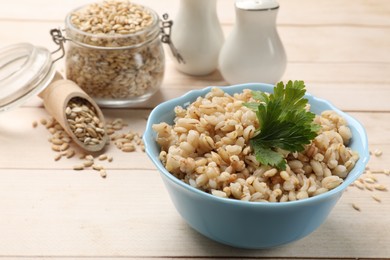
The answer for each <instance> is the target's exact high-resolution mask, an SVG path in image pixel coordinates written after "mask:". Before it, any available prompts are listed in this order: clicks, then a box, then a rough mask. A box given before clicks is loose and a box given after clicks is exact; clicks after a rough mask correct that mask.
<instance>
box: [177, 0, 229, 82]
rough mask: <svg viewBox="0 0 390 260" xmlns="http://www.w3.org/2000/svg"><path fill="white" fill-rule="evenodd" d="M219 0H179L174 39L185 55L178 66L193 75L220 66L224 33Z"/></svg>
mask: <svg viewBox="0 0 390 260" xmlns="http://www.w3.org/2000/svg"><path fill="white" fill-rule="evenodd" d="M216 6H217V0H180V7H179V10H178V13H177V16H176V18H175V20H174V21H173V25H172V31H171V40H172V43H173V44H174V46H175V47H176V49H177V51H178V52H179V53H180V55H181V56H182V57H183V59H184V63H179V62H178V61H177V59H173V61H174V62H175V65H176V68H177V69H178V70H179V71H181V72H184V73H186V74H190V75H196V76H198V75H206V74H209V73H211V72H213V71H215V70H216V69H217V67H218V55H219V51H220V50H221V47H222V44H223V41H224V36H223V32H222V28H221V25H220V23H219V20H218V16H217V11H216V9H217V8H216Z"/></svg>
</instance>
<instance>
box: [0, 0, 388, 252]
mask: <svg viewBox="0 0 390 260" xmlns="http://www.w3.org/2000/svg"><path fill="white" fill-rule="evenodd" d="M87 2H88V1H86V0H78V1H76V0H34V1H28V0H12V1H5V0H2V1H1V2H0V47H1V46H5V45H8V44H13V43H17V42H30V43H33V44H35V45H41V46H45V47H46V48H49V49H54V48H55V46H54V44H53V43H52V42H51V38H50V36H49V30H50V29H51V28H57V27H63V20H64V18H65V15H66V14H67V13H68V12H69V11H70V10H72V9H73V8H76V7H78V6H80V5H82V4H84V3H87ZM89 2H90V1H89ZM138 2H139V3H141V4H144V5H148V6H150V7H152V8H153V9H155V10H156V11H157V12H158V13H160V14H162V13H164V12H168V13H169V14H171V17H172V18H174V16H175V13H176V10H177V7H178V0H165V1H153V0H139V1H138ZM280 5H281V8H280V12H279V16H278V30H279V32H280V36H281V38H282V40H283V43H284V45H285V48H286V52H287V55H288V66H287V70H286V73H285V75H284V77H283V80H289V79H292V80H295V79H300V80H305V82H306V84H307V88H308V91H309V92H310V93H312V94H314V95H317V96H319V97H321V98H325V99H328V100H330V101H331V102H333V103H334V104H335V105H336V106H338V107H340V108H341V109H342V110H344V111H346V112H349V113H350V114H351V115H353V116H354V117H356V118H357V119H358V120H360V121H361V122H362V123H363V124H364V126H365V127H366V129H367V133H368V137H369V144H370V150H371V151H375V150H376V149H379V150H381V151H382V152H383V154H382V155H381V156H379V157H377V156H375V155H373V156H372V158H371V160H370V162H369V167H370V169H371V170H374V171H376V170H383V169H390V135H389V131H390V1H388V0H373V1H364V0H338V1H336V0H318V1H310V0H280ZM218 12H219V17H220V20H221V23H222V25H223V28H224V31H225V33H226V35H227V34H228V33H229V32H230V30H231V28H232V26H233V24H234V21H235V19H234V7H233V0H220V1H219V2H218ZM62 67H63V66H62V64H58V70H59V71H62V72H63V68H62ZM226 84H227V83H226V82H224V80H223V79H222V78H221V76H220V74H219V73H218V72H215V73H213V74H211V75H209V76H205V77H190V76H186V75H184V74H181V73H179V72H178V71H176V70H175V69H174V68H173V64H172V62H171V60H170V59H169V58H168V60H167V71H166V75H165V80H164V83H163V85H162V88H161V91H160V92H159V93H158V94H157V95H156V96H155V97H153V98H152V99H151V101H149V102H147V103H144V104H141V105H139V106H137V107H133V108H128V109H104V110H103V112H104V114H105V116H106V118H107V119H108V120H110V119H114V118H123V119H124V120H125V121H126V122H128V123H130V126H129V127H128V128H127V129H126V130H129V129H131V130H133V131H136V132H139V133H142V132H143V131H144V127H145V122H146V118H147V116H148V114H149V113H150V111H151V108H153V107H154V106H155V105H156V104H158V103H160V102H162V101H164V100H167V99H169V98H172V97H177V96H179V95H181V94H183V93H184V92H186V91H188V90H190V89H195V88H203V87H205V86H209V85H226ZM0 91H1V90H0ZM48 117H49V116H48V114H47V113H46V111H45V110H44V109H43V107H42V103H41V101H40V99H39V98H37V97H36V98H33V99H31V100H30V101H29V102H27V103H26V104H25V105H23V106H22V107H20V108H17V109H15V110H12V111H9V112H6V113H1V114H0V259H44V258H48V259H98V258H101V259H125V258H132V259H136V258H143V259H148V258H179V259H191V258H196V259H202V258H206V259H211V258H217V257H218V258H256V259H262V258H266V259H269V258H277V259H302V258H308V259H324V258H325V259H329V258H334V259H340V258H343V259H352V258H353V259H355V258H382V259H383V258H386V257H387V258H390V246H389V245H390V192H386V191H382V192H381V191H368V190H360V189H358V188H356V187H350V188H349V189H348V191H347V192H346V193H345V194H344V195H343V197H342V199H341V200H340V201H339V203H338V204H337V206H336V207H335V209H334V210H333V212H332V213H331V215H330V216H329V218H328V219H327V221H326V222H325V223H324V224H323V225H322V226H321V227H320V228H319V229H318V230H316V231H315V232H314V233H312V234H311V235H310V236H308V237H306V238H304V239H302V240H300V241H297V242H295V243H292V244H289V245H286V246H282V247H279V248H275V249H269V250H241V249H236V248H231V247H228V246H224V245H220V244H218V243H216V242H213V241H210V240H209V239H207V238H205V237H203V236H202V235H200V234H198V233H196V232H195V231H194V230H192V229H191V228H190V227H189V226H188V225H187V224H186V223H185V222H184V221H183V220H182V219H181V218H180V216H179V215H178V213H177V212H176V211H175V209H174V207H173V204H172V203H171V201H170V199H169V197H168V194H167V192H166V190H165V188H164V187H163V184H162V181H161V180H160V177H159V175H158V173H157V171H156V169H155V167H154V166H153V165H152V163H151V162H150V161H149V159H148V158H147V156H146V154H145V153H143V152H142V151H140V150H139V151H137V152H133V153H124V152H121V151H120V150H118V149H116V147H115V146H113V145H111V146H110V147H109V148H108V150H107V151H106V153H107V154H110V155H112V156H113V157H114V161H113V162H112V163H108V162H102V164H103V163H104V164H105V165H106V167H107V174H108V175H107V178H105V179H103V178H101V177H100V176H99V174H98V173H97V172H96V171H93V170H84V171H74V170H72V166H73V165H74V164H77V163H78V162H79V161H80V160H79V159H78V158H77V157H73V158H71V159H66V158H62V159H61V160H59V161H54V159H53V158H54V152H53V151H52V150H51V148H50V143H49V142H48V141H47V138H48V137H49V136H50V135H49V133H48V132H47V130H46V129H45V128H44V127H43V126H42V125H39V126H38V127H37V128H33V127H32V122H33V121H39V120H40V119H41V118H48ZM375 176H376V177H377V178H378V181H379V182H380V183H382V184H384V185H386V186H387V187H388V189H390V176H388V175H386V174H383V173H375ZM372 195H375V196H378V197H380V198H381V202H380V203H379V202H377V201H375V200H373V198H372ZM352 203H355V204H356V205H358V206H359V207H360V209H361V211H356V210H354V209H353V208H352V206H351V204H352Z"/></svg>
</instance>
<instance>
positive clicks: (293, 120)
mask: <svg viewBox="0 0 390 260" xmlns="http://www.w3.org/2000/svg"><path fill="white" fill-rule="evenodd" d="M305 93H306V89H305V84H304V82H303V81H294V82H292V81H288V82H287V84H286V86H284V84H283V82H279V83H278V84H277V85H276V86H275V87H274V93H273V94H269V95H268V94H266V93H264V92H261V91H253V92H252V96H253V98H254V99H255V100H256V101H257V102H255V103H246V104H245V105H246V106H247V107H249V108H251V109H253V110H254V111H256V115H257V118H258V120H259V128H258V129H256V133H255V135H254V137H252V139H251V140H250V145H251V146H252V147H253V150H254V153H255V156H256V160H257V161H259V162H260V163H261V164H263V165H271V166H274V167H276V168H278V169H280V170H285V169H286V160H285V159H284V157H283V153H282V152H281V150H286V151H289V152H297V151H298V152H300V151H303V150H304V145H306V144H309V143H310V142H311V140H313V139H314V138H315V137H316V136H317V131H318V130H319V125H317V124H315V123H314V122H313V119H314V117H315V114H314V113H312V112H309V111H306V105H307V102H308V100H307V99H306V98H304V95H305Z"/></svg>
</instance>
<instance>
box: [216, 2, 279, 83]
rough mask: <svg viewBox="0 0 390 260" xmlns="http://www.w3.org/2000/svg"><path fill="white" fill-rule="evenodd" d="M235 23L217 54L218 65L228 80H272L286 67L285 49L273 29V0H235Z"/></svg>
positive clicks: (266, 81) (274, 80)
mask: <svg viewBox="0 0 390 260" xmlns="http://www.w3.org/2000/svg"><path fill="white" fill-rule="evenodd" d="M235 9H236V23H235V25H234V27H233V30H232V32H231V33H230V35H229V36H228V38H227V39H226V41H225V43H224V45H223V47H222V49H221V52H220V55H219V69H220V71H221V74H222V76H223V77H224V79H225V80H226V81H228V82H229V83H230V84H238V83H248V82H261V83H270V84H275V83H276V82H278V81H279V80H280V79H281V77H282V75H283V73H284V71H285V69H286V53H285V51H284V48H283V44H282V42H281V40H280V38H279V35H278V32H277V30H276V16H277V13H278V9H279V4H278V3H277V2H276V1H274V0H236V2H235Z"/></svg>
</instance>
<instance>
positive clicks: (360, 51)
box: [0, 20, 390, 66]
mask: <svg viewBox="0 0 390 260" xmlns="http://www.w3.org/2000/svg"><path fill="white" fill-rule="evenodd" d="M58 27H62V28H63V27H64V25H63V23H62V22H54V21H49V22H40V21H39V22H36V21H31V22H29V23H25V22H23V21H18V20H16V21H14V20H12V21H0V30H1V31H2V35H1V36H0V47H2V46H5V45H9V44H13V43H18V42H30V43H32V44H34V45H40V46H44V47H46V48H48V49H50V50H54V49H55V47H56V46H55V45H54V43H53V42H52V40H51V37H50V34H49V31H50V29H52V28H58ZM231 28H232V27H231V26H229V25H226V26H224V31H225V35H226V37H227V36H228V35H229V33H230V31H231ZM278 31H279V33H280V37H281V39H282V42H283V44H284V46H285V49H286V53H287V57H288V60H289V61H290V62H309V61H310V62H344V63H353V64H354V63H375V64H377V63H378V66H388V64H389V61H390V52H389V51H388V46H390V36H389V35H390V26H389V27H385V28H366V27H348V26H337V27H329V26H313V27H299V26H291V25H290V26H279V28H278ZM15 32H18V33H15ZM259 33H260V32H259ZM357 43H358V44H357ZM367 46H369V47H367ZM302 50H304V51H302ZM383 63H384V64H383Z"/></svg>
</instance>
